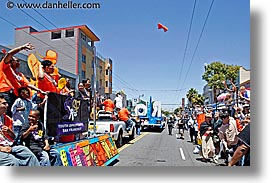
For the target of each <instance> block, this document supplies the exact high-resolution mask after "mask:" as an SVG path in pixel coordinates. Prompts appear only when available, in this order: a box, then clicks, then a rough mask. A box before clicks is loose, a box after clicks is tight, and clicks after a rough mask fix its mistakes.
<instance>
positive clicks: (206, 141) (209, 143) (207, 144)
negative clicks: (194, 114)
mask: <svg viewBox="0 0 275 183" xmlns="http://www.w3.org/2000/svg"><path fill="white" fill-rule="evenodd" d="M211 120H212V114H211V113H206V114H205V121H204V122H203V123H201V126H200V136H201V140H202V147H201V155H202V161H203V162H207V161H208V158H212V160H213V162H214V163H216V164H217V163H218V162H217V160H216V159H215V146H214V142H213V138H212V136H213V127H212V123H211Z"/></svg>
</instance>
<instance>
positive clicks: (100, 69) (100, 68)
mask: <svg viewBox="0 0 275 183" xmlns="http://www.w3.org/2000/svg"><path fill="white" fill-rule="evenodd" d="M99 72H100V74H101V73H102V66H100V67H99Z"/></svg>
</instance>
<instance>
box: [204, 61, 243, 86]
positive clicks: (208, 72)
mask: <svg viewBox="0 0 275 183" xmlns="http://www.w3.org/2000/svg"><path fill="white" fill-rule="evenodd" d="M239 69H240V66H237V65H235V66H234V65H227V64H223V63H221V62H212V63H211V64H209V65H207V66H206V69H205V72H204V73H203V75H202V79H203V80H205V81H206V82H207V84H208V86H209V87H210V88H212V89H224V86H223V84H222V81H225V80H232V81H233V82H236V80H237V77H238V71H239Z"/></svg>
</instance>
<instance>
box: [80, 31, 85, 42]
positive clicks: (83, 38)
mask: <svg viewBox="0 0 275 183" xmlns="http://www.w3.org/2000/svg"><path fill="white" fill-rule="evenodd" d="M80 37H81V39H82V40H83V41H86V35H85V34H83V33H81V34H80Z"/></svg>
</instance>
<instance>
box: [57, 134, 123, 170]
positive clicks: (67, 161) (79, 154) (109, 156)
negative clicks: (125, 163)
mask: <svg viewBox="0 0 275 183" xmlns="http://www.w3.org/2000/svg"><path fill="white" fill-rule="evenodd" d="M53 148H55V149H56V150H58V151H59V153H60V155H61V160H62V163H63V165H64V166H106V165H108V164H110V163H111V162H112V161H114V160H115V159H117V158H118V156H119V154H118V150H117V148H116V145H115V143H114V141H113V139H112V138H111V137H110V135H109V134H105V135H102V136H99V137H96V138H92V139H86V140H82V141H78V142H74V143H68V144H62V145H60V146H58V145H57V146H53Z"/></svg>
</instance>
